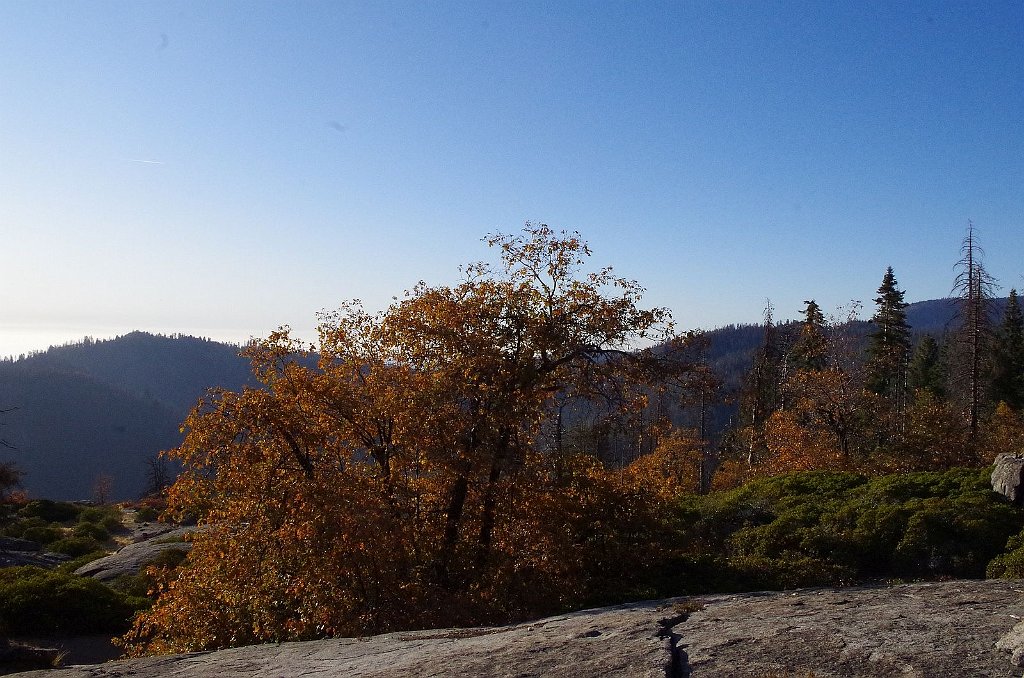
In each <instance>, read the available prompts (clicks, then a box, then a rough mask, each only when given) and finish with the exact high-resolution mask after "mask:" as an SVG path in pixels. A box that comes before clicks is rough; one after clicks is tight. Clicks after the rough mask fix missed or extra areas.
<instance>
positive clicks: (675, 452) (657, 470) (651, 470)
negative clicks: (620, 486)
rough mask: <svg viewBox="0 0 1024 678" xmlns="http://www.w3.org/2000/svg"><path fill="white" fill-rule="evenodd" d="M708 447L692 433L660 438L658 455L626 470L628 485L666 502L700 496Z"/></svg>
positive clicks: (655, 450) (639, 461)
mask: <svg viewBox="0 0 1024 678" xmlns="http://www.w3.org/2000/svg"><path fill="white" fill-rule="evenodd" d="M702 463H704V444H703V443H702V442H701V441H700V439H699V438H697V436H696V435H695V434H694V432H692V431H684V430H674V431H670V432H669V433H667V434H666V435H663V436H661V437H660V438H659V440H658V444H657V445H656V446H655V448H654V451H653V452H651V453H650V454H645V455H643V456H642V457H640V458H638V459H636V460H635V461H634V462H633V463H631V464H630V465H629V466H627V467H626V469H625V475H626V478H627V479H628V482H630V483H632V484H633V485H634V486H636V487H642V488H644V489H646V490H647V491H649V492H653V493H654V494H655V495H656V496H658V497H661V498H662V499H664V500H666V501H667V500H669V499H672V498H673V497H677V496H679V495H680V494H695V493H698V492H700V489H701V488H700V483H701V471H700V469H701V464H702Z"/></svg>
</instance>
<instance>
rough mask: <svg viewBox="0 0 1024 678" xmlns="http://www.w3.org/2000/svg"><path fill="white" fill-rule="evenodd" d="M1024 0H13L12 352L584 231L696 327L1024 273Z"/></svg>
mask: <svg viewBox="0 0 1024 678" xmlns="http://www.w3.org/2000/svg"><path fill="white" fill-rule="evenodd" d="M1021 36H1024V4H1022V3H1020V2H1006V3H996V2H957V3H894V2H889V1H886V2H865V1H858V2H849V3H840V2H835V3H821V2H764V3H754V2H724V1H723V2H710V3H692V2H672V3H656V2H611V1H600V0H594V1H590V2H579V3H576V2H562V1H558V2H551V1H550V0H548V1H546V2H502V3H488V2H483V1H480V0H477V1H474V2H465V3H456V2H412V1H409V2H394V3H388V2H356V3H345V2H272V3H271V2H217V3H210V2H141V1H140V2H135V1H133V2H123V3H121V2H90V3H85V2H43V1H36V0H33V1H28V0H17V1H14V0H0V233H2V234H3V240H2V241H0V242H2V247H3V250H4V258H3V259H4V265H3V266H2V267H0V290H2V297H0V299H2V300H3V304H2V320H0V355H6V354H16V353H20V352H23V351H28V350H32V349H41V348H45V347H46V346H47V345H49V344H51V343H62V342H64V341H68V340H73V339H77V338H80V337H82V336H85V335H91V336H95V337H105V336H111V335H114V334H118V333H123V332H126V331H130V330H132V329H144V330H150V331H159V332H183V333H191V334H198V335H203V336H211V337H213V338H218V339H227V340H234V341H239V340H245V339H246V338H248V337H250V336H262V335H265V334H266V333H267V332H269V331H271V330H272V329H274V328H275V327H277V326H278V325H282V324H290V325H291V326H292V327H293V328H295V330H296V332H297V334H299V335H300V336H302V337H304V338H312V337H313V333H312V327H313V326H314V325H315V323H316V313H317V311H319V310H321V309H331V308H335V307H336V306H337V305H338V303H339V302H340V301H342V300H345V299H351V298H360V299H362V300H363V301H364V302H365V304H366V306H367V307H369V308H371V309H376V308H381V307H383V306H385V305H387V304H388V303H389V302H390V300H391V298H392V296H393V295H398V294H400V293H401V292H402V291H403V290H405V289H407V288H409V287H411V286H412V285H414V284H415V283H416V282H417V281H418V280H421V279H422V280H426V281H427V282H429V283H437V284H447V283H452V282H454V281H456V280H457V277H458V272H457V267H458V265H459V264H461V263H465V262H469V261H474V260H479V259H487V258H490V257H491V253H490V252H488V250H487V249H486V247H485V246H484V245H483V243H482V242H481V241H480V238H482V237H483V236H484V235H485V234H487V233H490V232H494V231H504V232H511V231H515V230H517V229H519V228H520V227H521V226H522V224H523V222H524V221H527V220H532V221H540V222H545V223H548V224H551V225H552V226H554V227H556V228H569V229H578V230H579V231H581V232H582V233H583V235H584V236H585V237H586V238H587V239H588V240H589V241H590V243H591V245H592V247H593V250H594V252H595V257H594V261H595V263H597V264H602V265H603V264H611V265H613V266H614V267H615V269H616V271H617V272H618V273H620V274H622V275H624V276H627V277H630V278H635V279H637V280H639V281H640V282H641V283H642V284H644V285H645V286H646V287H647V289H648V296H647V301H648V302H649V304H651V305H658V306H667V307H669V308H671V309H672V310H673V312H674V315H675V317H676V319H677V322H678V323H679V324H680V325H681V326H683V327H686V328H692V327H704V328H710V327H715V326H718V325H722V324H727V323H730V322H756V321H757V320H758V319H759V318H760V315H761V311H762V308H763V306H764V304H765V300H766V299H771V301H772V303H773V304H774V305H775V307H776V314H777V316H778V317H795V316H796V315H797V313H798V311H799V310H800V308H801V307H802V303H801V302H802V301H803V300H804V299H809V298H811V297H815V298H816V299H817V300H818V301H819V302H820V303H821V304H822V306H823V307H824V308H826V309H833V308H835V307H837V306H839V305H842V304H846V303H847V302H848V301H849V300H851V299H859V300H862V301H864V302H865V305H866V307H867V309H866V310H867V311H870V305H871V302H870V300H871V299H872V298H873V297H874V296H875V289H876V288H877V287H878V284H879V282H880V281H881V278H882V274H883V273H884V271H885V267H886V266H888V265H892V266H893V267H894V269H895V271H896V275H897V278H898V279H899V281H900V284H901V286H902V287H903V289H905V290H906V292H907V299H908V300H910V301H914V300H920V299H929V298H935V297H941V296H945V295H946V294H948V292H949V289H950V287H951V284H952V278H953V269H952V267H953V264H954V263H955V262H956V260H957V258H958V248H959V244H960V241H961V239H962V237H963V235H964V233H965V229H966V226H967V221H968V219H972V220H973V221H974V223H975V224H976V225H977V227H978V236H979V238H980V241H981V243H982V244H983V246H984V247H985V250H986V252H987V258H986V264H987V267H988V269H989V272H990V273H991V274H993V275H994V276H995V277H997V278H998V279H999V280H1000V282H1001V283H1002V284H1003V291H1004V292H1005V291H1006V290H1008V289H1009V288H1010V287H1018V288H1021V287H1024V278H1022V276H1021V274H1022V273H1024V257H1022V255H1024V125H1022V120H1024V47H1022V42H1024V41H1022V40H1021Z"/></svg>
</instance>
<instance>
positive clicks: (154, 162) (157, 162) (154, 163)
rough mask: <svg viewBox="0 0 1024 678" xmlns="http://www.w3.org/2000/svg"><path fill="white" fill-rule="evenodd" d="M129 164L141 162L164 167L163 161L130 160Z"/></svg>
mask: <svg viewBox="0 0 1024 678" xmlns="http://www.w3.org/2000/svg"><path fill="white" fill-rule="evenodd" d="M128 162H141V163H143V164H146V165H162V164H164V163H163V161H162V160H136V159H135V158H128Z"/></svg>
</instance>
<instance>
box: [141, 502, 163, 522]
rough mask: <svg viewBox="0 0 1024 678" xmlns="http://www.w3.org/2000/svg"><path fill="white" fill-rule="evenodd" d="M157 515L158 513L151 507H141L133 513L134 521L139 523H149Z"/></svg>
mask: <svg viewBox="0 0 1024 678" xmlns="http://www.w3.org/2000/svg"><path fill="white" fill-rule="evenodd" d="M159 515H160V512H159V511H157V510H156V509H155V508H153V507H152V506H143V507H142V508H140V509H139V510H138V511H136V512H135V520H137V521H138V522H140V523H151V522H153V521H154V520H156V519H157V516H159Z"/></svg>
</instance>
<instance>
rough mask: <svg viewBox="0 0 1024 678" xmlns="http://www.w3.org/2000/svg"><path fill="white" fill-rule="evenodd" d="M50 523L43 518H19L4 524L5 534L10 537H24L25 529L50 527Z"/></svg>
mask: <svg viewBox="0 0 1024 678" xmlns="http://www.w3.org/2000/svg"><path fill="white" fill-rule="evenodd" d="M49 525H50V523H48V522H47V521H45V520H43V519H42V518H18V519H16V520H14V521H13V522H11V523H10V524H8V525H5V526H4V534H5V535H6V536H8V537H24V536H25V530H27V529H29V528H30V527H49Z"/></svg>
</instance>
